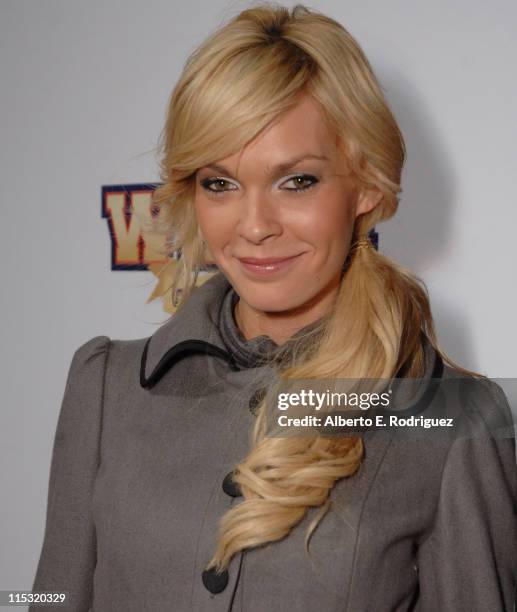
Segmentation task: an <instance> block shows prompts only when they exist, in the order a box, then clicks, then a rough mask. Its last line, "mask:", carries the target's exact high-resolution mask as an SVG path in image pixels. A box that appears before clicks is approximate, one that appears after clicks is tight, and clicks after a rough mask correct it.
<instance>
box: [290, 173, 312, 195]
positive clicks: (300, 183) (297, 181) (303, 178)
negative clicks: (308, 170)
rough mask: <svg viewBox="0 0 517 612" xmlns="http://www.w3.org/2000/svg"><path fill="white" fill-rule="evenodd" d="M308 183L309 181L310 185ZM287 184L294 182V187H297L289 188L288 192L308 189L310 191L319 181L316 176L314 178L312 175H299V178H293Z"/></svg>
mask: <svg viewBox="0 0 517 612" xmlns="http://www.w3.org/2000/svg"><path fill="white" fill-rule="evenodd" d="M308 181H309V184H307V182H308ZM286 182H287V183H291V182H294V185H295V187H289V188H287V189H286V191H307V189H310V188H311V187H313V186H314V185H316V184H317V183H318V182H319V181H318V179H317V178H316V177H315V176H312V174H298V175H297V176H292V177H291V178H290V179H289V180H288V181H286ZM304 183H305V185H304ZM284 184H285V183H284Z"/></svg>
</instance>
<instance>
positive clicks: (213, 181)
mask: <svg viewBox="0 0 517 612" xmlns="http://www.w3.org/2000/svg"><path fill="white" fill-rule="evenodd" d="M229 184H230V182H229V181H227V180H226V179H223V178H217V177H216V178H206V179H204V180H202V181H201V186H202V187H203V189H206V191H209V192H210V193H215V194H220V193H224V192H225V191H234V189H225V188H224V187H225V186H226V185H229ZM212 186H214V187H217V189H212Z"/></svg>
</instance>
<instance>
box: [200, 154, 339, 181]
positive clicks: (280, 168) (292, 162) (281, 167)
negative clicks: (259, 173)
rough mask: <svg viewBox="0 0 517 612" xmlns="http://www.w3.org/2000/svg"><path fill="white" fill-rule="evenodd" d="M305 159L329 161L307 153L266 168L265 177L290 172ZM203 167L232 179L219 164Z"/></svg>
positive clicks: (227, 171)
mask: <svg viewBox="0 0 517 612" xmlns="http://www.w3.org/2000/svg"><path fill="white" fill-rule="evenodd" d="M306 159H317V160H319V161H330V160H329V158H328V157H326V156H325V155H314V154H312V153H307V154H305V155H300V156H299V157H295V158H293V159H288V160H287V161H285V162H282V163H281V164H277V165H276V166H269V165H268V166H266V175H267V176H274V175H275V174H280V173H282V172H285V171H286V170H290V169H291V168H292V167H293V166H296V164H298V163H300V162H301V161H304V160H306ZM204 167H205V168H207V169H210V170H214V171H215V172H218V173H220V174H226V176H230V177H232V178H234V177H233V176H232V173H231V172H230V171H229V170H228V169H227V168H225V167H224V166H220V165H219V164H207V165H206V166H204Z"/></svg>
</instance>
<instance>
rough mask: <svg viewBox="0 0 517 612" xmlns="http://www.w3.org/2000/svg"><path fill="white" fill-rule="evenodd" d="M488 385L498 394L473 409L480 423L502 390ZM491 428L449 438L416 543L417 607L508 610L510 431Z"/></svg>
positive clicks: (516, 564)
mask: <svg viewBox="0 0 517 612" xmlns="http://www.w3.org/2000/svg"><path fill="white" fill-rule="evenodd" d="M492 384H494V383H492ZM494 388H495V391H492V393H493V394H495V395H493V397H496V396H497V399H496V401H495V403H491V402H489V403H488V404H489V405H488V406H487V407H485V409H484V410H483V411H482V413H480V414H479V415H478V416H479V417H480V419H479V423H481V422H484V423H485V424H486V422H487V421H490V419H491V413H492V414H493V410H494V409H499V408H500V406H501V404H500V403H499V406H498V402H500V400H501V396H502V397H503V398H504V393H502V390H501V389H500V387H498V386H497V385H495V384H494ZM506 407H507V409H506V416H507V417H508V418H510V419H511V416H509V415H511V412H510V410H509V407H508V405H507V404H506ZM483 413H484V414H483ZM481 419H482V420H481ZM507 422H508V421H507ZM490 431H491V433H489V429H488V428H487V429H486V430H485V435H480V434H479V431H478V433H477V434H476V435H475V436H472V437H462V438H458V439H456V440H454V441H453V442H452V444H451V446H450V449H449V452H448V456H447V459H446V462H445V465H444V468H443V473H442V481H441V487H440V494H439V500H438V505H437V508H436V513H435V518H434V523H433V526H432V528H431V530H430V532H429V533H428V534H427V536H426V537H425V539H424V540H423V542H421V543H420V546H419V549H418V575H419V586H420V596H419V603H418V605H417V607H416V610H417V611H418V612H434V611H436V610H440V612H458V611H459V610H469V612H486V611H487V610H490V611H491V612H513V611H514V603H515V595H516V582H517V516H516V512H517V466H516V452H515V435H514V431H513V426H511V427H508V428H506V430H505V432H506V433H505V434H504V437H498V436H497V435H492V434H493V433H494V430H493V429H492V430H490Z"/></svg>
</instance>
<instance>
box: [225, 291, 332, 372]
mask: <svg viewBox="0 0 517 612" xmlns="http://www.w3.org/2000/svg"><path fill="white" fill-rule="evenodd" d="M238 301H239V295H238V293H237V292H236V291H235V289H234V288H233V286H232V285H230V287H229V289H228V291H227V292H226V294H225V296H224V298H223V301H222V304H221V310H220V316H219V330H220V333H221V337H222V340H223V342H224V344H225V346H226V348H227V350H228V351H229V352H230V353H231V354H232V356H233V358H234V360H235V362H236V363H237V364H238V365H239V366H240V367H242V368H252V367H257V366H260V365H263V364H265V363H268V362H270V361H273V360H275V359H276V358H277V357H280V355H281V354H282V355H284V354H285V353H284V351H286V350H289V349H288V346H289V344H290V343H291V342H292V341H293V340H295V339H296V338H298V337H299V336H300V335H302V334H305V333H307V332H308V331H310V330H312V329H314V328H315V327H316V326H317V325H318V323H319V321H320V319H318V320H316V321H313V322H312V323H309V324H308V325H306V326H304V327H302V328H301V329H300V330H298V331H297V332H296V333H295V334H294V335H293V336H292V337H291V338H289V340H288V341H287V342H286V343H284V344H282V345H278V344H277V343H276V342H275V341H274V340H273V339H272V338H271V337H270V336H268V335H266V334H261V335H260V336H256V337H255V338H251V339H250V340H247V339H246V338H245V337H244V335H243V333H242V332H241V330H240V329H239V327H238V325H237V321H236V319H235V306H236V305H237V302H238Z"/></svg>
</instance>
